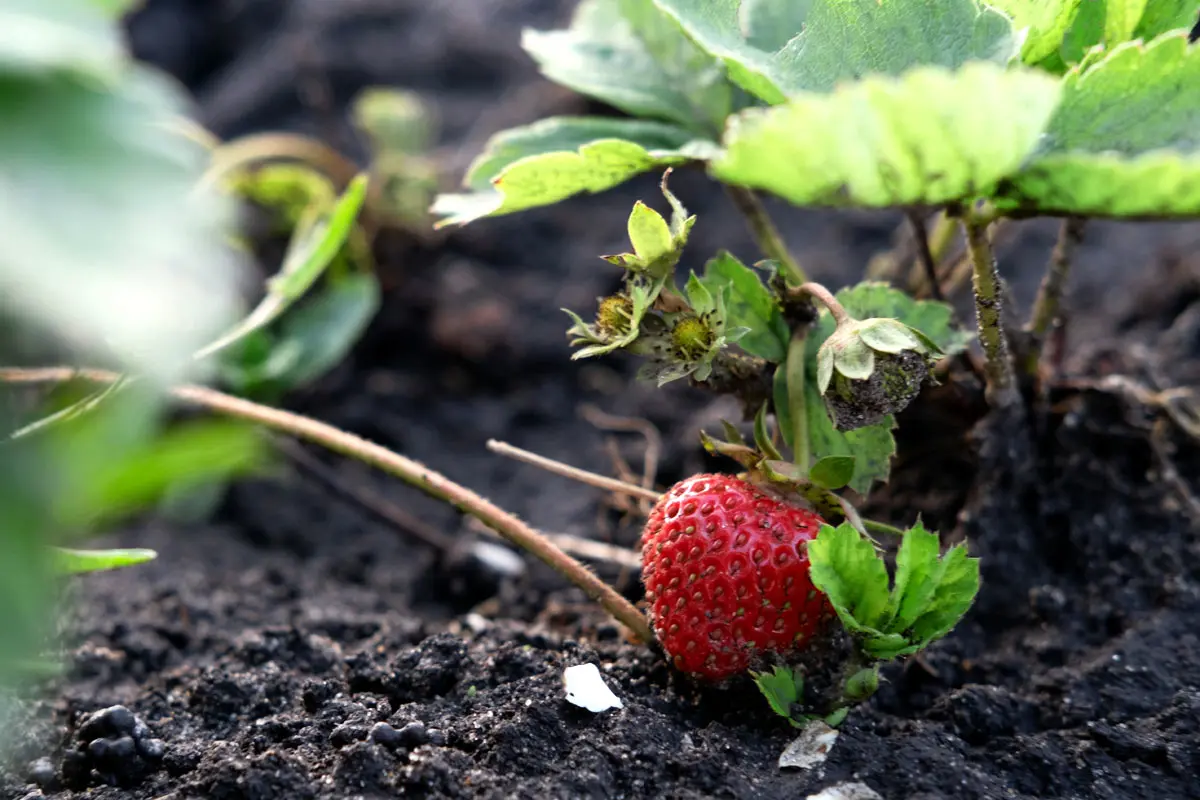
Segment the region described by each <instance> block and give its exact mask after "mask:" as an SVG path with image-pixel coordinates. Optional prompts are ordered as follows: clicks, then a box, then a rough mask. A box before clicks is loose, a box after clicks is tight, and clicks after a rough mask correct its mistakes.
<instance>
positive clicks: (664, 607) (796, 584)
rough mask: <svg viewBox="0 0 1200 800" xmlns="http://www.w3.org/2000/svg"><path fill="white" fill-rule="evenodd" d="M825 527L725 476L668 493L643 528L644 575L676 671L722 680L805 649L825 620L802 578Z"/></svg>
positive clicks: (819, 597)
mask: <svg viewBox="0 0 1200 800" xmlns="http://www.w3.org/2000/svg"><path fill="white" fill-rule="evenodd" d="M823 522H824V520H822V519H821V517H819V516H817V515H816V514H815V513H813V512H812V511H809V510H807V509H805V508H801V507H799V506H796V505H792V504H790V503H787V502H785V501H783V500H780V499H778V498H776V497H772V496H771V495H769V494H767V493H766V492H765V491H763V490H762V489H761V488H759V487H757V486H755V485H754V484H752V483H750V482H748V481H745V480H742V479H740V478H735V477H733V476H731V475H695V476H693V477H691V478H688V479H687V480H684V481H680V482H679V483H677V484H675V485H674V486H673V487H671V490H670V491H669V492H667V493H666V494H665V495H663V497H662V498H661V499H660V500H659V501H658V503H656V504H655V506H654V509H653V510H652V511H651V512H650V517H649V518H648V519H647V521H646V527H645V529H644V531H643V532H642V578H643V580H644V581H645V584H646V599H647V601H649V603H650V616H651V622H652V623H653V625H654V631H655V633H656V634H657V636H658V639H659V641H660V642H661V644H662V646H663V649H664V650H665V651H666V653H667V655H668V656H670V657H671V659H672V660H673V661H674V663H675V666H676V667H677V668H678V669H680V670H681V671H683V672H686V673H689V674H692V675H695V676H697V677H701V678H706V679H708V680H712V681H719V680H723V679H725V678H728V677H730V676H732V675H736V674H738V673H740V672H743V671H745V670H746V669H747V668H748V667H749V666H750V665H751V664H752V663H753V662H754V660H755V658H756V656H758V655H760V654H763V653H780V654H784V655H786V654H788V653H789V652H795V651H797V650H799V649H800V648H801V647H803V646H804V644H805V643H806V642H807V641H808V640H809V639H810V638H811V637H812V636H813V635H814V634H815V633H816V632H817V631H818V630H819V629H820V628H821V627H822V626H823V624H824V622H825V621H826V620H827V619H829V616H830V609H829V604H828V602H827V601H826V599H825V596H824V595H823V594H821V593H820V592H818V591H816V590H815V589H814V588H813V584H812V580H811V579H810V578H809V574H808V554H807V549H808V542H809V541H811V540H812V539H815V538H816V536H817V532H818V531H819V530H820V527H821V525H822V523H823Z"/></svg>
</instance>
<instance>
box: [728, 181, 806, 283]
mask: <svg viewBox="0 0 1200 800" xmlns="http://www.w3.org/2000/svg"><path fill="white" fill-rule="evenodd" d="M725 189H726V191H727V192H728V194H729V197H730V199H731V200H733V205H734V206H735V207H736V208H737V210H738V211H739V212H741V214H742V216H743V217H745V218H746V222H747V223H748V224H749V225H750V233H751V234H752V235H753V236H754V240H755V241H756V242H757V243H758V249H759V250H761V251H762V253H763V255H765V256H766V257H767V258H770V259H774V260H775V261H778V262H779V264H780V266H782V267H783V270H784V272H786V273H787V277H788V282H789V283H791V284H793V285H797V286H798V285H800V284H802V283H804V282H805V281H807V280H808V276H807V275H805V273H804V270H803V269H802V268H801V267H800V264H799V263H797V261H796V259H794V258H792V254H791V253H789V252H788V249H787V245H786V244H784V243H783V237H782V236H780V235H779V229H778V228H776V227H775V223H774V222H772V221H771V217H770V215H768V214H767V209H766V208H765V207H764V206H763V204H762V201H761V200H759V199H758V195H756V194H755V193H754V191H753V190H752V189H747V188H746V187H744V186H732V185H728V184H726V186H725Z"/></svg>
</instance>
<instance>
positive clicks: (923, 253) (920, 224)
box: [907, 210, 946, 302]
mask: <svg viewBox="0 0 1200 800" xmlns="http://www.w3.org/2000/svg"><path fill="white" fill-rule="evenodd" d="M907 216H908V223H909V224H910V225H911V226H912V230H913V238H914V240H915V241H916V243H917V261H918V262H920V264H921V267H922V268H923V269H924V270H925V280H926V281H927V282H928V283H929V294H930V295H931V296H932V297H933V299H934V300H937V301H938V302H944V301H945V299H946V298H945V297H943V296H942V282H941V281H940V280H938V274H937V262H936V261H935V260H934V255H933V250H931V249H930V247H929V234H928V232H927V231H926V230H925V221H924V220H923V219H921V217H920V215H919V214H918V213H917V212H916V211H912V210H910V211H909V212H908V213H907Z"/></svg>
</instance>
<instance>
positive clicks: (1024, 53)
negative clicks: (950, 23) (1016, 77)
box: [987, 0, 1094, 64]
mask: <svg viewBox="0 0 1200 800" xmlns="http://www.w3.org/2000/svg"><path fill="white" fill-rule="evenodd" d="M1093 1H1094V0H1089V2H1093ZM1079 3H1080V0H987V4H988V5H990V6H992V7H993V8H998V9H1000V10H1001V11H1003V12H1004V13H1006V14H1008V16H1009V17H1011V18H1012V21H1013V25H1014V27H1016V28H1017V29H1018V30H1021V29H1026V30H1027V32H1026V35H1025V43H1024V44H1023V45H1022V46H1021V60H1022V61H1024V62H1025V63H1026V64H1036V63H1038V62H1040V61H1042V60H1044V59H1045V58H1047V57H1048V56H1050V55H1052V54H1054V53H1057V52H1058V50H1059V48H1060V47H1062V43H1063V39H1064V38H1065V37H1066V35H1067V31H1069V30H1070V29H1071V25H1072V23H1074V22H1075V16H1076V14H1078V13H1079Z"/></svg>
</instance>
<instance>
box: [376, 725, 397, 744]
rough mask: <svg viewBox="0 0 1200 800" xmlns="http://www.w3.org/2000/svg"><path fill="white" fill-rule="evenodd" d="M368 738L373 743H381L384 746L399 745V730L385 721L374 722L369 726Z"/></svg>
mask: <svg viewBox="0 0 1200 800" xmlns="http://www.w3.org/2000/svg"><path fill="white" fill-rule="evenodd" d="M370 739H371V741H372V742H374V743H375V744H381V745H383V746H384V747H399V746H400V740H401V737H400V731H398V730H396V729H395V728H393V727H392V726H391V725H388V724H387V723H386V722H376V723H375V725H374V726H373V727H372V728H371V736H370Z"/></svg>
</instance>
